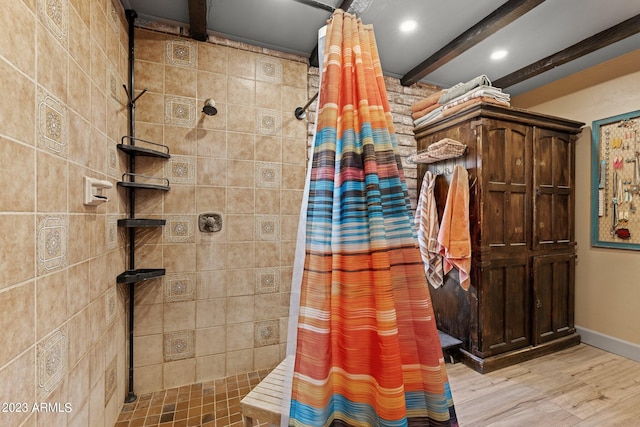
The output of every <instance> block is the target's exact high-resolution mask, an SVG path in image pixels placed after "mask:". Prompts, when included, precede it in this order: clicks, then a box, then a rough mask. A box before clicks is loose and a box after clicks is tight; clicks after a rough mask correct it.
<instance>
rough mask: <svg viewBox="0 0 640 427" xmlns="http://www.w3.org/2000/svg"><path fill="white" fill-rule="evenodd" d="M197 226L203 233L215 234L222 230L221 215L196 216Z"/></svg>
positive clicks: (206, 214)
mask: <svg viewBox="0 0 640 427" xmlns="http://www.w3.org/2000/svg"><path fill="white" fill-rule="evenodd" d="M198 226H199V228H200V231H202V232H204V233H215V232H217V231H220V230H222V215H220V214H219V213H213V212H209V213H203V214H200V216H198Z"/></svg>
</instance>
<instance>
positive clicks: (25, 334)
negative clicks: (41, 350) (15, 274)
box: [0, 282, 36, 402]
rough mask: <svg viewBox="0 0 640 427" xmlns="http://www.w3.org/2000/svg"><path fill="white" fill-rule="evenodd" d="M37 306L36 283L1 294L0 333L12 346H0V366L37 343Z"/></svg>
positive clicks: (28, 283)
mask: <svg viewBox="0 0 640 427" xmlns="http://www.w3.org/2000/svg"><path fill="white" fill-rule="evenodd" d="M35 304H36V296H35V282H27V283H25V284H23V285H20V286H17V287H14V288H11V289H8V290H5V291H1V292H0V306H1V307H3V309H2V310H0V331H2V336H3V339H5V342H6V343H7V344H10V345H3V346H0V366H4V365H5V364H6V363H7V362H9V361H10V360H11V359H12V358H14V357H16V356H17V355H18V354H20V353H22V352H23V351H25V350H26V349H27V348H29V347H30V346H32V345H33V344H34V343H35V337H36V325H35ZM16 319H20V320H21V321H20V322H17V321H16ZM18 375H19V374H18ZM32 378H33V377H32ZM3 384H7V383H3ZM1 389H2V388H1V387H0V390H1ZM8 401H9V402H10V401H13V400H11V399H10V400H8Z"/></svg>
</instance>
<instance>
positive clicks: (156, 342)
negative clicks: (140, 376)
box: [133, 334, 163, 368]
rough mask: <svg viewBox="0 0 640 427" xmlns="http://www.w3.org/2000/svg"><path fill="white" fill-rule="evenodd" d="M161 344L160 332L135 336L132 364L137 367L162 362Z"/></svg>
mask: <svg viewBox="0 0 640 427" xmlns="http://www.w3.org/2000/svg"><path fill="white" fill-rule="evenodd" d="M162 346H163V341H162V334H153V335H144V336H140V337H135V338H134V339H133V348H134V349H135V356H134V366H135V367H136V368H137V367H140V366H149V365H157V364H159V363H162Z"/></svg>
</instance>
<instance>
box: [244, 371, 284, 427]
mask: <svg viewBox="0 0 640 427" xmlns="http://www.w3.org/2000/svg"><path fill="white" fill-rule="evenodd" d="M285 362H286V361H285V360H283V361H282V362H281V363H280V364H279V365H278V366H276V367H275V369H274V370H273V371H271V372H270V373H269V375H267V376H266V377H265V379H263V380H262V381H260V383H259V384H258V385H257V386H255V388H254V389H253V390H251V391H250V392H249V394H247V395H246V396H245V397H244V398H243V399H242V400H241V401H240V412H241V413H242V418H243V419H244V425H245V427H251V426H253V420H259V421H260V423H265V422H268V423H270V424H272V425H275V426H279V425H280V414H281V411H282V384H283V382H284V375H285Z"/></svg>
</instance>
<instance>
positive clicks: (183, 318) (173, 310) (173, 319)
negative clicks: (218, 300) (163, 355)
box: [163, 301, 196, 332]
mask: <svg viewBox="0 0 640 427" xmlns="http://www.w3.org/2000/svg"><path fill="white" fill-rule="evenodd" d="M195 312H196V303H195V301H187V302H171V303H165V304H164V307H163V314H164V318H163V327H164V332H173V331H183V330H187V329H195V327H196V317H195V316H194V314H195Z"/></svg>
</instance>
